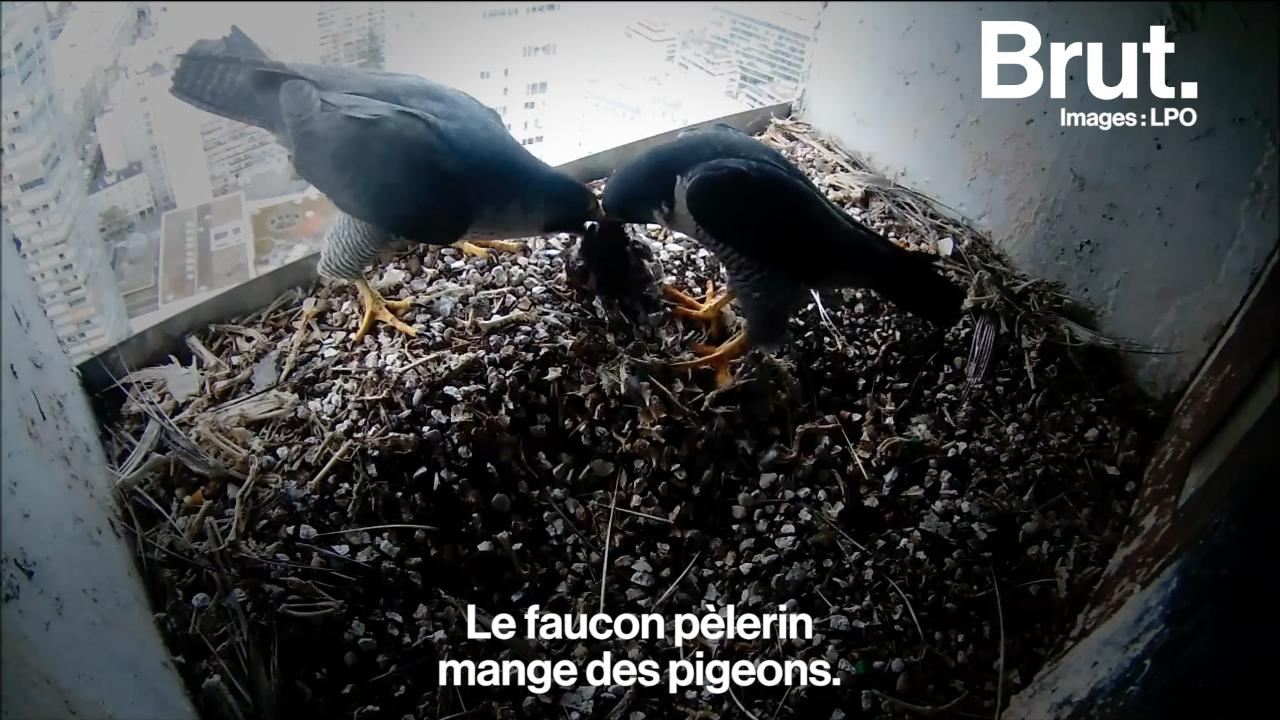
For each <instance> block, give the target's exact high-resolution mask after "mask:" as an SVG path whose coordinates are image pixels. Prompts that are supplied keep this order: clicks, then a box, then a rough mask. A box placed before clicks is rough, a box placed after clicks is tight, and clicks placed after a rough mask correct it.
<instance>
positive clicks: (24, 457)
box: [0, 229, 195, 720]
mask: <svg viewBox="0 0 1280 720" xmlns="http://www.w3.org/2000/svg"><path fill="white" fill-rule="evenodd" d="M0 245H3V250H2V252H3V257H2V258H0V266H3V272H4V276H3V283H2V284H0V294H2V295H3V297H2V298H0V304H2V307H0V313H3V316H2V317H0V324H2V325H3V345H2V346H0V350H2V352H0V358H2V361H0V371H2V372H3V378H4V379H3V381H2V383H0V384H2V387H0V390H2V391H3V397H4V402H3V403H0V405H2V406H3V424H2V425H0V447H2V449H3V465H0V485H2V486H3V489H2V490H0V492H2V493H3V500H0V513H2V514H3V522H0V533H2V535H0V537H2V544H0V548H2V551H3V571H2V573H0V577H2V578H3V584H4V594H3V604H2V605H0V620H2V622H3V626H4V633H3V642H2V643H0V645H2V650H3V661H2V662H0V668H3V670H2V671H0V672H2V673H3V674H2V676H0V677H2V678H3V684H2V685H0V696H2V700H0V705H2V706H3V713H2V714H3V717H4V718H15V719H18V718H53V717H82V718H127V719H128V720H142V719H144V718H157V719H161V718H163V719H165V720H170V719H181V718H194V717H195V714H194V712H193V711H192V709H191V706H190V704H189V703H188V701H187V698H186V695H185V692H184V690H183V688H182V683H181V681H180V679H179V678H178V674H177V672H176V671H175V669H174V667H173V664H172V662H170V660H169V655H168V653H167V651H166V650H165V648H164V646H163V644H162V642H161V640H160V635H159V632H158V630H157V629H156V627H155V625H154V623H153V622H152V618H151V610H150V607H149V605H148V601H147V597H146V595H145V593H144V592H143V589H142V583H141V581H140V580H139V578H138V575H137V573H136V572H135V570H134V565H133V558H132V557H131V556H130V551H129V547H128V545H127V543H126V542H125V538H124V537H123V530H118V529H117V528H114V527H113V526H112V524H111V522H110V521H109V513H110V512H111V508H112V507H113V505H114V503H113V501H112V499H111V497H110V494H109V486H110V485H109V484H110V482H111V479H110V477H109V472H108V470H107V464H106V458H105V456H104V454H103V451H102V445H101V444H100V443H99V441H98V438H97V422H96V421H95V420H94V418H93V415H92V412H91V411H90V408H89V406H88V404H87V402H86V399H85V396H84V393H83V391H82V390H81V389H80V383H79V380H78V379H77V377H76V375H75V373H74V371H73V370H72V367H71V361H70V359H68V358H67V356H66V355H65V354H64V353H63V352H62V350H61V349H60V348H59V347H58V341H57V338H56V337H55V336H54V334H53V327H52V326H51V325H50V324H49V320H48V318H47V317H46V316H45V314H44V311H43V310H41V309H40V306H39V305H38V304H37V301H36V295H35V288H34V287H33V286H32V283H31V280H30V279H29V278H28V277H27V276H26V274H25V269H24V263H23V262H22V259H21V258H20V257H19V255H18V253H17V251H16V248H15V245H14V241H13V238H12V237H11V236H10V235H9V233H8V231H7V229H6V230H5V232H4V233H3V240H2V241H0Z"/></svg>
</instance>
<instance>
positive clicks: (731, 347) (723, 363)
mask: <svg viewBox="0 0 1280 720" xmlns="http://www.w3.org/2000/svg"><path fill="white" fill-rule="evenodd" d="M693 351H694V352H695V353H697V354H698V355H701V356H702V357H700V358H698V359H696V360H682V361H680V362H676V363H672V364H671V366H670V367H671V369H672V370H693V369H695V368H700V367H712V368H715V370H716V386H717V387H725V386H726V385H728V384H729V383H731V382H733V373H732V372H731V371H730V370H729V363H730V361H732V360H734V359H735V358H738V357H740V356H742V355H743V354H744V353H746V351H747V332H746V331H745V330H739V331H738V333H737V334H735V335H734V336H733V337H731V338H729V340H727V341H725V342H724V343H722V344H720V345H719V346H711V345H703V344H701V343H699V344H697V345H694V347H693Z"/></svg>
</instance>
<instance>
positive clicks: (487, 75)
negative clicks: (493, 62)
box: [480, 70, 489, 80]
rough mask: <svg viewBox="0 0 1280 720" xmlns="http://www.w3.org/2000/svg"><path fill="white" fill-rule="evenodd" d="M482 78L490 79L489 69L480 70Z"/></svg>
mask: <svg viewBox="0 0 1280 720" xmlns="http://www.w3.org/2000/svg"><path fill="white" fill-rule="evenodd" d="M480 79H481V80H488V79H489V71H488V70H481V71H480Z"/></svg>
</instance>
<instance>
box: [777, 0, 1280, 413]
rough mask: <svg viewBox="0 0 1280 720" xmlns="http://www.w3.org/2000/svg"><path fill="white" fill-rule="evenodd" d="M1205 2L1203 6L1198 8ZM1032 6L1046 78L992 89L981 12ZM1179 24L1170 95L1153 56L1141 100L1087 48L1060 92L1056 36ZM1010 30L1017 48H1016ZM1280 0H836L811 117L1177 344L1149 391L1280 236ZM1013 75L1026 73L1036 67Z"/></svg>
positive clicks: (1140, 34)
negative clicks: (1175, 110) (1113, 117)
mask: <svg viewBox="0 0 1280 720" xmlns="http://www.w3.org/2000/svg"><path fill="white" fill-rule="evenodd" d="M1197 6H1199V7H1197ZM982 20H1023V21H1028V22H1031V23H1033V24H1034V25H1036V26H1037V27H1038V28H1039V29H1040V31H1041V32H1042V33H1043V34H1044V35H1045V36H1046V37H1045V39H1044V43H1043V45H1042V48H1041V50H1040V52H1039V53H1038V54H1037V55H1036V58H1037V59H1038V60H1040V62H1041V65H1042V66H1044V67H1045V69H1046V79H1045V86H1044V88H1043V89H1042V90H1041V92H1040V93H1038V94H1037V95H1035V96H1033V97H1031V98H1028V99H1025V100H983V99H982V98H981V97H980V92H981V60H980V46H981V34H980V33H981V21H982ZM1153 24H1166V25H1167V27H1168V28H1169V29H1168V38H1167V39H1168V40H1169V41H1170V42H1173V43H1174V44H1175V47H1176V49H1175V52H1174V54H1173V55H1172V56H1170V57H1169V60H1168V63H1167V65H1168V78H1169V81H1170V84H1171V85H1175V86H1176V84H1177V83H1178V82H1180V81H1194V82H1198V83H1199V97H1198V98H1197V99H1196V100H1194V101H1180V100H1173V101H1160V100H1156V99H1154V98H1153V97H1152V96H1151V93H1150V90H1149V87H1148V77H1149V76H1148V73H1147V67H1148V64H1147V58H1146V56H1145V55H1140V57H1139V68H1140V73H1141V75H1140V81H1139V88H1140V96H1139V98H1138V99H1136V100H1114V101H1110V102H1102V101H1098V100H1095V99H1094V98H1093V97H1092V96H1090V95H1089V94H1088V91H1087V86H1086V84H1085V77H1086V74H1085V65H1084V59H1083V58H1079V59H1076V60H1073V61H1072V65H1071V66H1070V70H1069V73H1070V75H1073V76H1074V79H1069V80H1068V82H1067V88H1066V99H1065V100H1051V99H1049V92H1048V74H1047V71H1048V54H1049V49H1048V44H1049V43H1050V42H1059V41H1060V42H1073V41H1077V40H1079V41H1082V42H1102V43H1104V50H1105V53H1104V58H1106V63H1105V65H1104V66H1105V67H1106V75H1105V77H1106V79H1107V81H1108V82H1110V83H1114V82H1115V81H1116V79H1118V76H1119V72H1120V68H1119V65H1120V62H1119V43H1121V42H1145V41H1146V40H1147V39H1148V33H1149V30H1148V28H1149V26H1150V25H1153ZM1019 46H1020V41H1017V40H1016V39H1015V40H1013V42H1011V43H1010V44H1009V45H1008V46H1004V45H1002V49H1005V50H1014V49H1016V48H1017V47H1019ZM1276 67H1277V53H1276V7H1275V5H1274V4H1272V3H1258V4H1256V5H1254V4H1245V3H1240V4H1226V3H1204V4H1201V3H1143V4H1108V5H1102V4H1096V3H1087V4H1085V3H1082V4H1072V3H1061V4H1052V5H1051V4H1046V3H989V4H974V3H934V4H920V5H917V4H911V5H906V4H898V3H856V4H852V3H831V4H830V6H829V7H828V8H827V9H826V11H825V13H824V15H823V18H822V20H821V25H820V27H819V31H818V41H817V49H816V51H815V54H814V60H813V66H812V71H811V76H810V78H809V81H808V84H807V90H806V92H805V94H804V97H803V100H802V102H801V113H802V115H803V116H804V117H805V118H806V119H807V120H809V121H810V122H812V123H813V124H814V125H816V126H817V127H818V128H819V129H820V130H823V131H825V132H828V133H830V134H833V135H835V136H836V137H837V138H838V139H839V140H840V141H841V143H842V144H843V145H845V146H846V147H847V148H849V149H850V150H854V151H857V152H859V153H862V154H863V155H864V156H865V157H867V159H868V160H869V161H870V162H871V163H872V164H873V165H874V166H875V167H876V168H878V169H879V170H880V171H882V172H884V173H885V174H886V175H889V176H890V177H894V178H895V179H898V180H899V181H900V182H902V183H904V184H907V185H909V186H911V187H914V188H915V189H917V190H920V191H922V192H925V193H928V194H930V195H931V196H933V197H935V198H936V199H938V200H940V201H942V202H944V203H946V204H948V205H950V206H951V207H953V208H956V209H957V210H959V211H960V212H961V213H963V214H964V215H966V216H967V217H968V218H969V219H971V220H973V221H974V222H975V223H976V224H977V225H978V226H979V227H980V228H981V229H983V230H987V231H989V232H990V233H991V234H992V236H993V237H994V238H995V239H996V241H997V242H998V243H999V244H1000V245H1001V246H1002V247H1003V248H1004V249H1005V250H1007V251H1008V252H1009V254H1010V255H1011V257H1012V258H1013V259H1014V261H1015V262H1016V263H1018V264H1019V266H1020V267H1022V268H1023V269H1024V270H1027V271H1029V272H1031V273H1033V274H1035V275H1038V276H1041V277H1047V278H1050V279H1054V280H1060V281H1062V282H1064V283H1065V284H1066V286H1067V288H1068V289H1069V291H1070V292H1071V293H1072V294H1073V295H1074V296H1075V297H1077V298H1079V299H1082V300H1085V301H1087V302H1090V303H1092V304H1094V305H1096V306H1097V307H1098V308H1099V309H1100V310H1101V312H1102V316H1103V322H1104V329H1105V330H1107V331H1109V332H1113V333H1117V334H1120V335H1123V336H1126V337H1130V338H1133V339H1135V340H1138V341H1140V342H1144V343H1148V344H1152V345H1157V346H1160V347H1164V348H1169V349H1176V350H1180V351H1182V352H1180V353H1178V354H1175V355H1167V356H1161V357H1150V356H1144V357H1133V358H1132V363H1133V367H1134V370H1135V372H1136V373H1137V375H1138V377H1139V379H1140V380H1142V381H1143V383H1144V384H1145V386H1146V387H1147V388H1148V389H1149V390H1151V391H1152V392H1154V393H1157V394H1164V393H1166V392H1173V391H1177V390H1178V389H1180V388H1181V387H1183V385H1184V384H1185V383H1186V382H1187V380H1188V379H1189V377H1190V376H1191V373H1192V372H1193V371H1194V369H1195V368H1196V366H1197V365H1198V363H1199V362H1200V361H1201V360H1202V359H1203V357H1204V356H1205V353H1206V352H1207V351H1208V349H1209V347H1210V346H1211V344H1212V343H1213V341H1214V340H1215V339H1216V337H1217V336H1218V334H1219V332H1220V331H1221V329H1222V328H1223V327H1224V325H1225V323H1226V322H1227V320H1228V319H1229V317H1230V314H1231V313H1232V312H1233V311H1234V310H1235V308H1236V307H1237V306H1238V304H1239V302H1240V301H1241V299H1242V298H1243V297H1244V295H1245V293H1246V292H1247V289H1248V287H1249V285H1250V284H1251V282H1252V281H1253V279H1254V278H1255V277H1256V276H1257V273H1258V272H1259V271H1260V269H1261V268H1262V267H1263V265H1264V262H1265V260H1266V258H1267V257H1268V256H1269V254H1270V253H1271V252H1272V250H1273V249H1274V248H1275V246H1276V242H1277V234H1276V226H1277V206H1276V182H1275V179H1276V174H1277V159H1276V127H1277V110H1276V106H1277V99H1276V98H1277V90H1276ZM1009 70H1013V71H1014V73H1013V74H1010V75H1002V80H1003V82H1006V83H1015V82H1017V81H1018V80H1020V79H1021V77H1022V75H1021V71H1018V70H1017V69H1016V68H1009ZM1166 105H1170V106H1191V107H1193V108H1195V109H1196V110H1197V112H1198V114H1199V118H1198V121H1197V123H1196V124H1195V126H1194V127H1191V128H1182V127H1174V128H1152V127H1138V128H1113V129H1111V130H1109V131H1101V130H1097V129H1093V128H1062V127H1060V123H1059V119H1058V113H1059V109H1060V108H1061V107H1063V106H1065V107H1066V108H1067V109H1068V110H1071V111H1102V110H1107V111H1140V112H1141V111H1144V110H1145V109H1146V108H1149V107H1152V106H1159V107H1164V106H1166Z"/></svg>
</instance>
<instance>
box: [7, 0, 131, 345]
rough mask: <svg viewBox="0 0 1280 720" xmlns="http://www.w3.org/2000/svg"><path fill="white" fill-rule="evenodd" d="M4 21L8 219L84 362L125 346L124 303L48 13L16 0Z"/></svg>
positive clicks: (62, 332) (65, 340)
mask: <svg viewBox="0 0 1280 720" xmlns="http://www.w3.org/2000/svg"><path fill="white" fill-rule="evenodd" d="M0 12H2V13H3V15H4V27H3V36H2V39H0V58H2V60H3V65H2V70H0V100H2V102H0V106H2V107H3V122H2V123H0V143H2V144H3V154H2V155H0V175H2V181H3V182H2V184H0V191H2V192H3V199H4V218H5V222H6V223H7V224H8V225H9V226H10V229H11V231H12V234H13V242H14V243H15V245H17V246H18V251H19V254H20V255H21V256H22V258H23V260H24V261H25V262H26V264H27V272H28V273H29V274H30V276H31V278H32V280H33V281H34V282H35V284H36V291H37V292H38V293H39V296H40V303H41V305H42V306H43V307H44V310H45V313H46V314H48V316H49V319H50V321H51V322H52V323H53V326H54V331H55V332H56V333H57V334H58V338H59V340H60V341H61V343H62V346H63V348H64V349H65V350H66V351H67V353H68V354H69V355H70V356H71V358H72V360H73V361H77V362H78V361H80V360H83V359H85V358H87V357H89V356H90V355H92V354H93V353H94V352H96V351H98V350H100V349H103V348H105V347H107V346H109V345H111V344H114V343H116V342H118V341H120V340H121V339H123V338H124V337H125V335H126V334H127V333H128V322H127V316H126V313H125V307H124V301H123V300H122V298H121V296H120V292H119V290H117V288H116V282H115V277H114V275H113V273H112V270H111V265H110V261H109V258H108V255H107V253H106V249H105V247H104V245H103V243H102V241H101V238H100V237H99V236H98V232H97V223H96V219H95V218H94V217H93V212H92V210H91V208H90V207H89V204H88V201H87V194H86V188H85V185H86V183H85V179H84V178H83V177H82V176H81V172H80V169H79V168H78V167H77V160H76V158H77V153H76V149H77V148H76V147H75V145H74V143H75V139H74V138H73V135H74V130H75V129H74V128H73V127H72V126H71V125H70V124H69V123H68V122H67V119H66V117H65V115H64V113H63V111H62V108H61V107H60V106H59V102H58V92H57V89H56V87H55V85H54V77H55V75H54V72H53V68H52V65H51V62H50V57H49V53H50V48H51V41H50V39H49V29H48V24H47V22H46V18H45V5H44V3H14V2H9V1H8V0H6V1H5V2H3V3H0ZM64 34H65V33H64Z"/></svg>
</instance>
